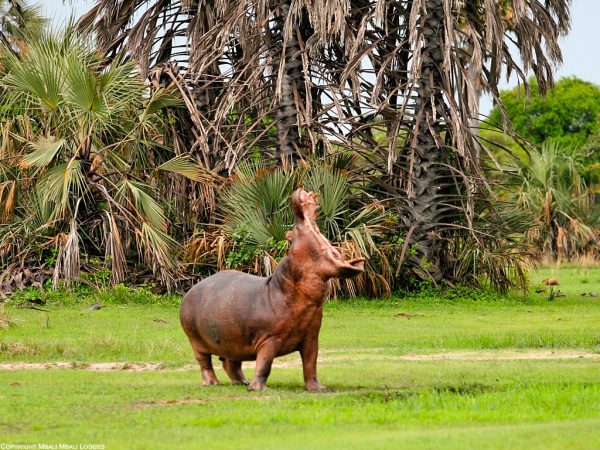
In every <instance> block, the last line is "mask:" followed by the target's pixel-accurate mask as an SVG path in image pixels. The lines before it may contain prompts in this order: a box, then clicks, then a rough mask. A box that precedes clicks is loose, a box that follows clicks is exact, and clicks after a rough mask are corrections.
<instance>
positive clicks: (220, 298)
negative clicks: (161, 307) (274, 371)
mask: <svg viewBox="0 0 600 450" xmlns="http://www.w3.org/2000/svg"><path fill="white" fill-rule="evenodd" d="M266 280H267V278H263V277H257V276H255V275H250V274H247V273H243V272H238V271H236V270H225V271H222V272H218V273H216V274H214V275H211V276H210V277H207V278H205V279H204V280H202V281H200V282H199V283H198V284H196V285H195V286H193V287H192V288H191V289H190V290H189V291H188V292H187V294H185V296H184V298H183V302H182V303H181V310H180V318H181V325H182V327H183V329H184V331H185V333H186V334H187V335H188V336H190V337H192V336H196V337H202V338H203V339H205V340H206V339H208V340H210V341H214V342H215V343H217V344H219V343H220V342H219V341H221V339H220V335H223V334H227V335H231V336H230V337H231V338H232V339H233V338H234V336H235V337H241V336H238V335H239V334H247V333H246V330H245V328H246V323H247V321H248V320H249V319H250V318H251V317H252V316H253V315H254V311H256V310H257V309H261V304H262V301H263V299H264V298H266V297H267V295H266V290H267V287H266ZM215 330H219V333H216V331H215ZM217 334H219V336H217Z"/></svg>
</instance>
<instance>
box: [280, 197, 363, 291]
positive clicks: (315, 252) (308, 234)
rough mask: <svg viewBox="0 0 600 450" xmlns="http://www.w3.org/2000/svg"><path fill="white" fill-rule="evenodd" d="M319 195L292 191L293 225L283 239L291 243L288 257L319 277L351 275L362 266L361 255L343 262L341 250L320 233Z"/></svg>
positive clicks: (361, 269)
mask: <svg viewBox="0 0 600 450" xmlns="http://www.w3.org/2000/svg"><path fill="white" fill-rule="evenodd" d="M317 196H318V194H314V193H312V192H307V191H305V190H304V189H298V190H296V191H294V193H293V194H292V207H293V208H294V216H295V226H294V228H293V229H292V230H291V231H289V232H288V234H287V236H286V239H287V240H288V241H290V242H291V245H290V248H289V250H288V256H289V257H290V259H291V260H293V261H294V264H295V265H297V266H300V267H302V268H303V270H310V271H312V272H314V273H316V274H317V275H318V276H320V277H322V278H325V279H329V278H350V277H353V276H356V275H358V274H360V273H362V272H364V269H363V267H362V266H361V265H359V264H360V263H361V262H363V261H364V258H354V259H350V260H347V261H344V260H343V258H342V255H341V254H340V252H339V251H338V250H337V249H336V248H335V247H334V246H333V245H331V242H329V240H328V239H327V238H326V237H325V236H324V235H323V234H322V233H321V231H320V230H319V227H318V226H317V223H316V218H317V215H318V210H319V201H318V199H317Z"/></svg>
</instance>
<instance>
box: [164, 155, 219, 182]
mask: <svg viewBox="0 0 600 450" xmlns="http://www.w3.org/2000/svg"><path fill="white" fill-rule="evenodd" d="M157 169H159V170H165V171H167V172H173V173H176V174H178V175H181V176H184V177H186V178H189V179H190V180H193V181H198V182H207V181H208V182H210V181H213V180H214V178H215V177H214V175H213V174H212V173H211V172H210V171H208V170H206V169H204V168H202V167H200V166H199V165H198V164H196V163H195V162H194V161H193V160H192V158H191V157H190V155H179V156H176V157H175V158H173V159H170V160H169V161H167V162H165V163H163V164H161V165H160V166H158V167H157Z"/></svg>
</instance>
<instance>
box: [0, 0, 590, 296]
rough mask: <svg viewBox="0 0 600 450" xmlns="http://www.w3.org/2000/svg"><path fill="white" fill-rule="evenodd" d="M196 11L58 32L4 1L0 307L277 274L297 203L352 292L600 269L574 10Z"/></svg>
mask: <svg viewBox="0 0 600 450" xmlns="http://www.w3.org/2000/svg"><path fill="white" fill-rule="evenodd" d="M201 3H202V6H200V4H199V3H198V2H191V1H175V0H170V1H142V0H135V1H110V2H109V1H104V0H98V2H97V3H96V5H95V6H94V7H93V8H92V9H91V10H90V11H89V12H88V14H86V15H85V16H84V17H82V18H81V19H80V21H79V22H78V23H77V24H76V25H71V26H68V27H67V28H66V29H64V30H55V31H49V30H47V29H46V27H45V22H44V20H43V18H41V17H40V16H39V13H38V12H37V11H36V9H35V8H34V7H31V6H29V5H27V3H26V2H24V1H17V0H11V1H3V2H0V6H1V9H0V15H1V16H2V18H1V20H0V29H1V31H2V33H1V34H0V37H1V39H0V41H1V43H2V49H1V52H0V54H1V66H0V71H1V73H0V112H1V120H2V133H3V138H2V144H1V147H0V261H1V264H2V267H1V268H2V276H1V277H0V292H2V293H3V294H8V293H10V292H12V291H14V290H15V289H18V288H23V287H26V286H29V285H32V286H36V287H39V288H42V289H43V288H44V287H47V286H48V285H49V283H52V286H53V287H58V286H62V285H67V286H68V285H71V284H73V283H82V282H83V283H90V284H94V285H97V284H98V283H104V284H118V283H122V282H124V281H128V282H130V283H150V284H152V285H154V286H155V287H157V288H161V287H164V288H166V289H168V290H173V289H185V288H186V287H187V286H188V285H189V284H190V283H191V282H192V281H193V280H195V279H197V278H198V277H199V276H206V275H208V274H210V273H213V272H214V271H216V270H220V269H223V268H236V269H240V270H247V271H251V272H253V273H257V274H261V275H268V274H270V273H271V272H272V270H273V269H274V267H275V265H276V263H277V261H278V259H279V258H281V257H282V256H283V255H284V254H285V250H286V245H287V244H286V242H285V239H284V236H285V232H286V231H287V229H288V228H289V227H290V226H291V216H290V212H289V195H290V193H291V192H292V191H293V189H294V188H296V187H298V186H305V187H307V188H309V189H312V190H315V191H320V192H321V197H320V198H321V218H320V223H319V225H320V227H321V228H322V230H323V232H324V233H325V234H326V236H327V237H328V238H329V239H330V240H331V241H332V242H334V243H335V244H336V245H337V246H338V247H339V248H340V249H341V251H342V252H343V254H344V255H345V256H346V257H348V258H349V257H355V256H364V257H367V264H366V269H367V270H366V272H365V274H364V275H362V276H360V277H358V278H357V279H354V280H352V281H345V282H344V283H342V284H340V283H334V284H333V289H334V292H337V293H343V294H350V295H357V294H361V295H371V296H381V295H386V294H388V293H389V292H391V291H392V290H394V289H397V288H400V287H402V288H411V287H415V286H417V285H419V284H421V283H426V284H428V285H429V284H433V285H437V286H443V285H446V284H457V283H458V284H469V285H476V286H481V285H488V286H491V287H492V288H495V289H499V290H507V289H509V288H510V287H511V286H514V285H521V286H525V285H526V278H525V275H524V270H523V269H524V266H525V265H526V264H529V263H531V262H532V261H536V260H539V258H540V257H541V256H545V257H547V258H553V259H557V258H558V259H571V258H576V257H579V256H581V255H585V254H591V255H596V254H597V252H598V246H597V244H598V238H597V232H596V230H597V227H598V220H597V218H598V208H597V203H596V201H595V200H596V199H595V195H594V190H597V187H598V170H599V167H600V163H599V161H598V156H597V155H598V152H597V151H596V149H597V147H598V145H599V144H598V143H599V142H600V132H599V130H600V127H599V124H600V121H599V116H598V111H599V108H600V106H599V105H600V102H599V100H600V90H599V88H598V87H597V86H594V85H593V84H591V83H588V82H585V81H582V80H578V79H575V78H568V79H563V80H560V81H559V82H558V83H557V84H556V86H555V88H554V90H552V89H550V88H551V87H552V86H553V82H554V80H553V77H552V71H551V65H552V63H555V62H559V61H560V59H561V54H560V49H559V47H558V38H559V37H560V36H561V35H564V34H565V33H566V32H567V31H568V29H569V4H570V2H569V1H568V0H563V1H553V2H549V3H547V4H546V6H545V7H542V6H541V5H540V4H539V3H538V2H537V1H533V0H531V1H530V0H519V1H515V2H506V1H490V2H488V1H486V2H482V1H471V2H452V1H451V0H419V1H401V2H389V1H383V0H379V1H367V2H355V1H351V2H344V1H333V2H331V1H330V2H323V1H317V2H305V1H293V2H292V1H283V2H268V1H261V2H251V1H244V2H233V3H231V4H230V3H227V2H201ZM490 4H491V5H493V6H490ZM442 30H443V31H442ZM508 40H512V41H513V42H518V46H517V48H516V50H514V51H513V52H514V53H518V55H519V58H517V57H516V56H517V55H516V54H515V55H513V54H511V50H510V47H508V46H506V45H505V43H506V42H507V41H508ZM542 41H543V42H544V44H545V47H544V48H543V49H542V48H541V47H540V42H542ZM532 50H535V51H532ZM515 61H522V64H521V65H518V64H517V63H516V62H515ZM506 70H510V71H514V72H516V73H517V74H518V76H519V78H520V81H521V83H523V88H522V89H521V90H516V89H515V90H512V91H506V92H499V91H498V87H497V82H498V79H499V77H500V75H501V74H502V73H503V72H504V71H506ZM529 71H531V72H532V73H533V77H532V78H531V79H528V78H526V74H527V73H528V72H529ZM549 89H550V90H549ZM484 91H485V92H489V93H491V95H492V96H493V97H494V99H495V101H496V104H497V107H496V108H495V109H494V111H492V113H491V115H490V117H489V118H484V117H482V116H481V115H479V112H478V107H477V105H478V100H479V97H480V96H481V94H482V93H483V92H484ZM482 120H483V122H482Z"/></svg>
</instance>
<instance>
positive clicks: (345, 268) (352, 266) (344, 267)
mask: <svg viewBox="0 0 600 450" xmlns="http://www.w3.org/2000/svg"><path fill="white" fill-rule="evenodd" d="M364 260H365V258H354V259H350V260H348V261H344V262H341V261H340V262H339V263H338V267H337V270H336V272H337V274H336V278H352V277H355V276H357V275H360V274H361V273H363V272H364V271H365V269H364V267H363V266H362V265H359V264H360V263H361V262H363V261H364Z"/></svg>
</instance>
